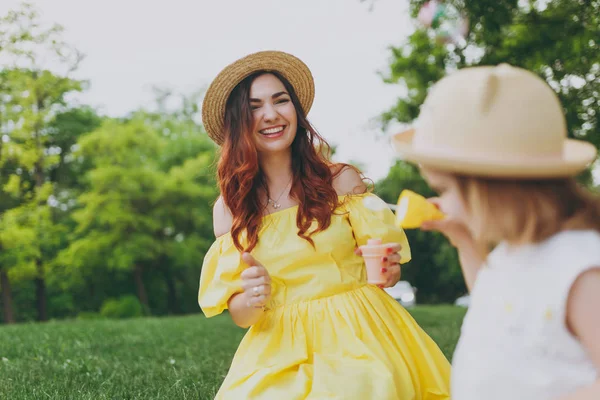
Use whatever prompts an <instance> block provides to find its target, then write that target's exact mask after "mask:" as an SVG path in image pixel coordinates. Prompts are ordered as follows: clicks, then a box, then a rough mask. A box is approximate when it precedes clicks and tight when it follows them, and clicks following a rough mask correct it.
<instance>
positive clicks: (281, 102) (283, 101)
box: [276, 99, 290, 104]
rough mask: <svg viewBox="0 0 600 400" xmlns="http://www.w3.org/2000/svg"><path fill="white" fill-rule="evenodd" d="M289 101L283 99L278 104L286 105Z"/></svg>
mask: <svg viewBox="0 0 600 400" xmlns="http://www.w3.org/2000/svg"><path fill="white" fill-rule="evenodd" d="M289 101H290V99H281V100H278V101H277V103H276V104H285V103H287V102H289Z"/></svg>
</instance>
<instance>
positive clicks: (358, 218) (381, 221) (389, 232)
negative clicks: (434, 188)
mask: <svg viewBox="0 0 600 400" xmlns="http://www.w3.org/2000/svg"><path fill="white" fill-rule="evenodd" d="M346 208H347V210H348V214H349V219H350V225H351V226H352V230H353V232H354V237H355V239H356V242H357V244H358V245H359V246H362V245H364V244H366V243H367V240H368V239H373V238H375V239H381V240H382V241H383V243H399V244H400V245H401V246H402V250H400V257H401V260H400V263H402V264H404V263H407V262H409V261H410V260H411V253H410V246H409V244H408V239H407V238H406V233H404V230H403V229H402V228H400V227H398V226H396V223H395V219H396V218H395V216H394V213H393V212H392V210H391V209H390V208H389V206H388V205H387V204H386V203H385V202H384V201H383V200H382V199H380V198H379V197H377V196H376V195H374V194H372V193H365V194H361V195H348V196H346Z"/></svg>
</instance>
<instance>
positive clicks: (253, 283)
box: [213, 197, 271, 328]
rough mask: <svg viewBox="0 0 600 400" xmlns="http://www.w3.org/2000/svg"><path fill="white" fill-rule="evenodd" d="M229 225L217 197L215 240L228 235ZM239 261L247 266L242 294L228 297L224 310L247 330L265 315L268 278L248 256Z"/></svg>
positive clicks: (269, 287) (259, 264) (262, 269)
mask: <svg viewBox="0 0 600 400" xmlns="http://www.w3.org/2000/svg"><path fill="white" fill-rule="evenodd" d="M232 222H233V217H232V215H231V212H230V211H229V209H228V208H227V206H226V205H225V203H224V202H223V199H222V198H221V197H219V199H217V201H216V203H215V205H214V207H213V228H214V232H215V236H217V237H219V236H222V235H225V234H227V233H228V232H229V231H230V230H231V224H232ZM242 260H243V261H244V262H245V263H246V264H247V265H248V268H246V269H245V270H244V272H242V275H241V278H242V289H243V290H244V291H243V292H242V293H236V294H234V295H233V296H231V298H230V299H229V300H228V302H227V307H228V309H229V315H231V319H233V322H234V323H235V324H236V325H238V326H239V327H241V328H248V327H249V326H251V325H254V324H255V323H256V322H258V320H259V319H260V318H261V316H262V314H263V313H264V311H263V306H264V305H265V304H266V303H267V302H268V301H269V298H270V297H271V277H270V276H269V273H268V272H267V270H266V269H265V267H263V266H262V264H261V263H260V262H258V261H257V260H255V259H254V257H252V256H251V255H250V254H248V253H244V254H242ZM255 287H256V289H255Z"/></svg>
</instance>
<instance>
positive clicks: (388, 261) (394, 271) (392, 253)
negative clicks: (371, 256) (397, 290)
mask: <svg viewBox="0 0 600 400" xmlns="http://www.w3.org/2000/svg"><path fill="white" fill-rule="evenodd" d="M386 246H387V255H386V256H384V257H383V258H382V260H381V261H382V263H383V267H382V268H381V272H382V273H383V274H384V276H385V277H386V281H385V283H384V284H383V285H378V286H379V287H380V288H387V287H392V286H394V285H395V284H396V283H398V281H399V280H400V276H401V274H402V269H401V267H400V260H401V256H400V250H402V246H401V245H400V244H399V243H387V244H386ZM354 253H356V255H359V256H362V252H361V251H360V248H357V249H356V250H354Z"/></svg>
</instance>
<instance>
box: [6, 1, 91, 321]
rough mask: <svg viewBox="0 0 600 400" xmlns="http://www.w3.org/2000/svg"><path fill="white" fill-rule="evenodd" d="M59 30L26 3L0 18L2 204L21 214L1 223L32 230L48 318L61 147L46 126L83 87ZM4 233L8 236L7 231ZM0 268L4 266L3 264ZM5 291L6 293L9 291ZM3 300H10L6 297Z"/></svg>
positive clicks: (40, 298) (39, 292) (40, 303)
mask: <svg viewBox="0 0 600 400" xmlns="http://www.w3.org/2000/svg"><path fill="white" fill-rule="evenodd" d="M61 32H62V28H60V27H59V26H51V27H45V26H44V25H43V24H42V23H41V22H40V20H39V17H38V14H37V12H36V11H35V10H34V9H33V8H32V7H31V6H30V5H28V4H24V5H23V6H22V7H21V9H19V10H17V11H10V12H9V13H8V14H7V15H6V16H4V17H2V18H0V57H1V58H2V59H3V60H5V61H6V65H7V66H8V68H6V69H5V70H4V71H3V73H2V76H1V77H2V83H1V85H2V88H3V97H2V99H1V100H0V102H1V105H0V127H1V128H2V132H3V133H4V136H3V145H2V154H1V156H2V157H1V160H0V168H1V169H2V171H3V179H6V183H5V185H4V187H3V190H4V191H5V195H7V196H9V197H11V198H12V204H4V206H6V207H7V208H5V210H6V209H10V210H12V211H13V212H14V214H17V215H20V217H18V218H16V219H15V220H16V221H19V223H18V224H16V225H15V224H13V223H6V224H3V227H4V228H6V229H9V228H10V227H12V228H14V229H26V228H28V229H32V230H33V231H34V232H35V235H34V240H32V241H31V242H30V243H29V246H31V247H32V249H31V251H27V252H26V253H27V254H30V255H34V258H35V259H34V264H35V272H34V279H35V283H36V297H37V309H38V319H39V320H41V321H44V320H46V319H47V299H46V282H45V273H46V262H45V261H46V260H47V259H48V257H47V255H46V253H47V251H48V250H49V249H50V248H52V247H53V246H54V245H55V242H54V239H53V237H52V235H51V234H50V233H52V232H53V231H54V228H55V227H54V226H53V224H54V220H53V212H52V209H51V205H50V204H49V203H48V200H49V199H50V198H51V196H52V195H53V190H54V186H53V183H52V182H51V179H50V175H49V174H50V171H51V170H52V169H53V168H55V166H56V164H57V163H59V160H60V157H59V156H58V154H60V152H59V151H58V150H60V149H59V148H57V147H55V146H52V145H51V140H50V138H51V137H52V132H50V131H49V129H48V128H49V125H50V123H51V122H52V121H53V119H54V118H55V116H56V115H57V114H58V113H60V112H61V111H62V110H64V109H65V108H66V107H67V101H66V96H67V95H68V94H70V93H72V92H76V91H80V90H81V89H82V82H80V81H77V80H74V79H72V78H70V77H69V75H70V74H71V73H72V72H73V71H74V70H75V69H76V68H77V66H78V64H79V62H80V61H81V58H82V57H81V55H80V54H79V52H77V51H76V50H75V49H74V48H72V47H71V46H69V45H68V44H66V43H65V42H64V41H63V40H62V38H61ZM50 66H52V67H53V69H54V70H55V71H54V72H53V71H50V69H49V67H50ZM19 209H20V210H19ZM5 215H7V214H5ZM4 236H5V237H10V236H11V233H7V234H6V235H4ZM3 246H4V244H3ZM0 268H2V269H3V270H5V271H6V269H7V268H8V266H6V265H2V266H0ZM2 278H3V279H2V282H4V284H5V285H10V284H9V282H8V280H7V279H8V274H3V275H2ZM6 293H7V294H5V296H10V291H7V292H6ZM6 302H9V303H10V301H9V300H8V299H6V300H5V303H6ZM9 315H10V314H9Z"/></svg>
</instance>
